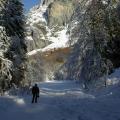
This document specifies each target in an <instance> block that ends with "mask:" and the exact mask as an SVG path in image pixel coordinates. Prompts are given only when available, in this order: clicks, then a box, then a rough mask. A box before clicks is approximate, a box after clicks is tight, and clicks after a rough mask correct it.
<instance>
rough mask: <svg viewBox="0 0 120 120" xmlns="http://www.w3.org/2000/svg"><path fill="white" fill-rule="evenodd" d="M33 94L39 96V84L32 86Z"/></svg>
mask: <svg viewBox="0 0 120 120" xmlns="http://www.w3.org/2000/svg"><path fill="white" fill-rule="evenodd" d="M32 94H34V95H38V96H39V88H38V87H37V86H33V88H32Z"/></svg>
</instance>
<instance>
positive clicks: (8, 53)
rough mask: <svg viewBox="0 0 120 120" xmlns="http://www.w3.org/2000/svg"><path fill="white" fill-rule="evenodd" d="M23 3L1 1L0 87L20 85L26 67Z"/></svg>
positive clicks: (8, 0) (16, 0)
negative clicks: (13, 84) (12, 84)
mask: <svg viewBox="0 0 120 120" xmlns="http://www.w3.org/2000/svg"><path fill="white" fill-rule="evenodd" d="M25 54H26V44H25V41H24V15H23V4H22V3H21V1H19V0H1V1H0V87H1V88H2V89H3V88H4V89H6V88H9V87H10V86H11V83H15V84H16V85H19V84H20V82H21V81H22V80H23V79H24V71H25V69H26V65H25V61H26V56H25Z"/></svg>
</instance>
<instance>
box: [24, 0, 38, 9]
mask: <svg viewBox="0 0 120 120" xmlns="http://www.w3.org/2000/svg"><path fill="white" fill-rule="evenodd" d="M39 2H40V0H23V4H24V8H25V9H26V11H28V10H29V9H30V8H32V7H33V6H34V5H36V4H38V3H39Z"/></svg>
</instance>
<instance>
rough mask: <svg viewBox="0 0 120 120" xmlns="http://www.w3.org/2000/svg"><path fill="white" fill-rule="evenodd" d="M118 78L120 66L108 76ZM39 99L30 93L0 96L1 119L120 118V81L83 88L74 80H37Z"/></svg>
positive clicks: (87, 119) (109, 119)
mask: <svg viewBox="0 0 120 120" xmlns="http://www.w3.org/2000/svg"><path fill="white" fill-rule="evenodd" d="M116 77H117V79H119V78H120V69H118V70H116V71H115V73H113V74H112V75H111V76H109V78H111V79H112V78H116ZM113 80H114V79H113ZM39 87H40V90H41V92H40V98H39V102H38V103H35V104H31V95H22V96H20V95H19V96H10V95H7V94H6V95H5V96H3V97H0V119H1V120H120V84H118V83H117V84H114V85H111V86H108V87H106V88H102V89H96V90H94V91H93V90H92V91H85V90H82V89H81V88H80V85H79V84H78V83H76V82H74V81H52V82H43V83H39Z"/></svg>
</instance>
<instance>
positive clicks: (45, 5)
mask: <svg viewBox="0 0 120 120" xmlns="http://www.w3.org/2000/svg"><path fill="white" fill-rule="evenodd" d="M108 16H109V17H108ZM118 21H119V1H117V0H116V1H111V2H108V1H105V0H84V1H81V0H43V1H42V4H41V5H38V6H36V7H34V8H33V9H31V11H30V13H29V15H28V18H27V26H28V27H27V28H28V33H27V41H28V46H29V47H28V51H29V52H28V56H29V57H32V56H33V55H35V56H37V59H38V60H39V55H40V59H41V61H42V62H43V63H41V64H42V65H43V66H42V73H44V77H43V78H41V79H53V78H54V77H55V78H54V79H71V80H83V82H84V81H85V83H86V82H87V83H89V81H93V80H97V79H98V78H100V77H102V76H104V75H106V74H109V73H110V72H111V70H112V68H115V67H119V66H120V64H119V60H118V59H119V56H120V55H119V47H118V46H119V44H120V42H119V33H120V31H119V30H120V28H119V27H118V26H119V22H118ZM29 26H30V27H29ZM115 31H116V32H115ZM117 44H118V46H117ZM112 49H114V50H112ZM114 55H115V56H118V57H116V60H117V62H116V61H114V59H113V58H114V57H115V56H114ZM47 56H48V57H50V56H52V57H51V59H48V57H47ZM32 60H34V61H35V59H34V58H33V57H32ZM50 61H51V62H50ZM56 61H57V62H56ZM116 63H117V64H116ZM37 64H38V63H37V62H36V63H35V65H37ZM30 66H32V64H31V63H30ZM46 68H49V69H46ZM40 69H41V68H40ZM45 76H46V77H45ZM51 76H52V77H51ZM38 78H39V76H38Z"/></svg>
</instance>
